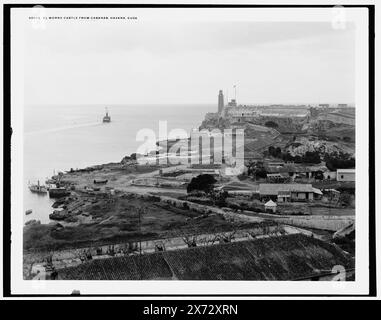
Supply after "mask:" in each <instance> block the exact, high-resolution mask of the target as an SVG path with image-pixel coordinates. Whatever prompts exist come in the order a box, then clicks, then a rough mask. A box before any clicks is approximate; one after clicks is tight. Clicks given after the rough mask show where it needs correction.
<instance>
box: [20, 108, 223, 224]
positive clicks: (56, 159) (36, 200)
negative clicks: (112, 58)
mask: <svg viewBox="0 0 381 320" xmlns="http://www.w3.org/2000/svg"><path fill="white" fill-rule="evenodd" d="M107 107H108V110H109V113H110V116H111V123H102V117H103V116H104V113H105V106H104V105H77V106H46V105H45V106H25V109H24V159H23V160H24V172H23V173H24V190H23V191H24V199H23V200H24V201H23V204H24V211H23V212H22V213H20V214H23V215H24V222H26V221H29V220H32V219H35V220H40V221H41V223H49V222H50V219H49V213H51V212H52V210H53V209H52V207H51V206H52V204H53V202H54V200H52V199H49V196H48V195H47V194H46V195H38V194H35V193H32V192H30V190H29V189H28V182H29V181H30V182H31V183H37V180H40V183H42V184H44V183H45V180H46V178H48V177H51V176H52V175H53V173H54V172H55V173H57V172H58V171H65V170H70V168H73V169H77V168H84V167H86V166H90V165H97V164H102V163H109V162H119V161H120V160H121V159H122V158H123V157H124V156H126V155H129V154H131V153H133V152H136V150H137V148H138V147H139V146H140V145H141V144H142V143H143V142H141V141H136V133H137V132H138V131H139V130H140V129H143V128H149V129H152V130H153V131H155V132H156V134H157V136H158V130H159V121H165V120H166V121H167V124H168V130H172V129H175V128H176V129H177V128H181V129H184V130H186V131H187V132H190V130H191V129H192V128H198V126H199V125H200V124H201V122H202V120H203V118H204V115H205V113H207V112H214V111H215V109H216V106H215V105H207V104H205V105H108V106H107ZM28 209H32V211H33V212H32V213H31V214H29V215H25V211H26V210H28Z"/></svg>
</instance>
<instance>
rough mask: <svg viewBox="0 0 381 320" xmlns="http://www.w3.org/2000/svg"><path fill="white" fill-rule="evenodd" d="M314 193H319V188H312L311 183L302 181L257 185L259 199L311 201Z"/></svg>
mask: <svg viewBox="0 0 381 320" xmlns="http://www.w3.org/2000/svg"><path fill="white" fill-rule="evenodd" d="M314 194H317V195H321V192H320V190H319V189H316V188H313V187H312V184H303V183H261V184H260V185H259V197H260V199H261V200H266V199H272V200H274V201H280V202H284V201H312V200H314Z"/></svg>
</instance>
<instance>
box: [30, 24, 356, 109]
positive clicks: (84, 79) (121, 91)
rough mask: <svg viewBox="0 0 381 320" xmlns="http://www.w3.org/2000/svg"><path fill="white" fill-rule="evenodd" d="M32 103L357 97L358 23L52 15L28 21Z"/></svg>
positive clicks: (300, 100)
mask: <svg viewBox="0 0 381 320" xmlns="http://www.w3.org/2000/svg"><path fill="white" fill-rule="evenodd" d="M24 41H25V44H24V80H25V81H24V98H25V103H26V104H31V105H34V104H48V105H53V104H76V105H78V104H178V103H184V104H188V103H190V104H192V103H193V104H196V103H197V104H199V103H200V104H201V103H216V104H217V96H218V91H219V90H220V89H222V90H223V91H224V94H225V98H226V96H227V95H228V97H229V98H233V96H234V91H233V86H234V85H236V86H237V100H238V103H242V104H249V103H254V104H256V103H285V104H286V103H353V102H354V101H355V97H354V92H355V29H354V27H353V26H351V25H350V24H347V27H346V28H345V29H333V28H332V26H331V24H330V23H328V22H251V21H194V22H191V21H184V22H182V21H166V20H165V19H156V20H149V21H140V20H138V21H133V22H132V21H131V22H130V21H124V22H120V21H119V22H114V21H82V22H79V21H52V22H50V21H49V22H47V24H46V27H45V28H44V29H35V28H33V27H32V26H31V24H27V26H26V28H25V40H24Z"/></svg>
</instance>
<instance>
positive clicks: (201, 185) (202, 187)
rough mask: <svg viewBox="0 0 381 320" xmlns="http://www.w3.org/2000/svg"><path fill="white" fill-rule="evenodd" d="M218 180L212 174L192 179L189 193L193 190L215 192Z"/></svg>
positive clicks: (188, 189)
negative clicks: (214, 187) (214, 188)
mask: <svg viewBox="0 0 381 320" xmlns="http://www.w3.org/2000/svg"><path fill="white" fill-rule="evenodd" d="M216 182H217V180H216V179H214V177H213V176H212V175H210V174H200V175H198V176H197V177H194V178H192V180H191V182H190V183H189V184H188V186H187V192H188V193H190V192H192V191H193V190H196V191H204V192H206V193H209V192H211V191H212V190H213V186H214V184H215V183H216Z"/></svg>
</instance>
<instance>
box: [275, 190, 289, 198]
mask: <svg viewBox="0 0 381 320" xmlns="http://www.w3.org/2000/svg"><path fill="white" fill-rule="evenodd" d="M279 196H282V197H290V196H291V192H290V191H278V197H279Z"/></svg>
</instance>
